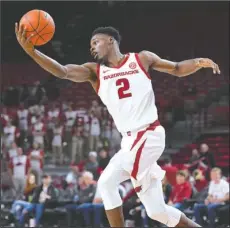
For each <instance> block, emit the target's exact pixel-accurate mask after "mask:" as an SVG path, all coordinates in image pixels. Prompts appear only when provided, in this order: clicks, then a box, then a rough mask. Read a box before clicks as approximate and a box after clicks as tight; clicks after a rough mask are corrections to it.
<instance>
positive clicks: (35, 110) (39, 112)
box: [29, 103, 45, 117]
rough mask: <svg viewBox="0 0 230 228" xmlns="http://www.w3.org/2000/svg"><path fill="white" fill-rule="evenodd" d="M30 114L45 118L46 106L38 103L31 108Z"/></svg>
mask: <svg viewBox="0 0 230 228" xmlns="http://www.w3.org/2000/svg"><path fill="white" fill-rule="evenodd" d="M29 112H30V114H31V115H36V116H41V117H44V113H45V107H44V105H42V104H39V103H37V104H34V105H32V106H30V107H29Z"/></svg>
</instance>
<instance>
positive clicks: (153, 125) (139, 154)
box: [131, 120, 160, 179]
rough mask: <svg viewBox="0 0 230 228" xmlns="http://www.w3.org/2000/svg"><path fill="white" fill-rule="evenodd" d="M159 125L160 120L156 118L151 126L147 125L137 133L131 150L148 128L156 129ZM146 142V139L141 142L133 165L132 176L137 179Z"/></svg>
mask: <svg viewBox="0 0 230 228" xmlns="http://www.w3.org/2000/svg"><path fill="white" fill-rule="evenodd" d="M157 126H160V121H159V120H156V121H155V122H154V123H152V124H150V125H149V127H147V128H146V129H145V130H143V131H139V132H138V133H137V137H136V139H135V140H134V143H133V145H132V147H131V150H132V149H133V147H134V146H135V145H136V144H137V143H138V142H139V141H140V139H141V138H142V136H143V135H144V133H145V132H146V131H148V130H152V131H154V130H155V128H156V127H157ZM145 142H146V139H145V141H144V142H143V143H142V144H141V146H140V148H139V149H138V150H137V154H136V158H135V162H134V165H133V171H132V173H131V176H132V177H133V178H135V179H136V176H137V173H138V169H139V162H140V157H141V153H142V150H143V148H144V145H145Z"/></svg>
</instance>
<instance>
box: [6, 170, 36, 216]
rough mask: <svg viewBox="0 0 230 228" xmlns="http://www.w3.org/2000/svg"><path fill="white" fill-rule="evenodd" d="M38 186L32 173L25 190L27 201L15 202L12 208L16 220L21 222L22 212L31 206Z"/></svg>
mask: <svg viewBox="0 0 230 228" xmlns="http://www.w3.org/2000/svg"><path fill="white" fill-rule="evenodd" d="M36 187H37V185H36V179H35V175H34V174H33V173H30V174H29V175H28V177H27V180H26V187H25V190H24V196H25V198H24V199H25V200H15V201H14V203H13V205H12V207H11V211H10V212H11V214H12V215H13V216H14V217H15V219H16V220H19V219H20V217H21V215H22V210H23V208H25V207H28V206H29V205H31V200H32V196H33V193H34V190H35V188H36Z"/></svg>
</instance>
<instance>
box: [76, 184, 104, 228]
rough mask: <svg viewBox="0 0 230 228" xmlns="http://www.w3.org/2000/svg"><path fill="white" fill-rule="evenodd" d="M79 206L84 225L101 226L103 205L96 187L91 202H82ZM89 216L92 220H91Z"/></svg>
mask: <svg viewBox="0 0 230 228" xmlns="http://www.w3.org/2000/svg"><path fill="white" fill-rule="evenodd" d="M80 207H81V210H82V214H83V218H84V225H85V226H93V227H101V225H102V224H101V223H102V215H103V212H104V205H103V202H102V198H101V196H100V192H99V191H98V188H97V190H96V193H95V196H94V199H93V202H92V203H84V204H82V205H81V206H80ZM91 213H92V216H91ZM91 218H92V220H93V222H91Z"/></svg>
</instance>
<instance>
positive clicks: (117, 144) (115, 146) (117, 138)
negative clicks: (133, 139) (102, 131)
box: [110, 121, 121, 156]
mask: <svg viewBox="0 0 230 228" xmlns="http://www.w3.org/2000/svg"><path fill="white" fill-rule="evenodd" d="M120 148H121V134H120V132H119V131H118V130H117V127H116V125H115V123H114V121H113V122H112V135H111V151H112V153H111V154H110V156H113V155H114V154H115V153H117V152H118V151H119V150H120Z"/></svg>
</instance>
